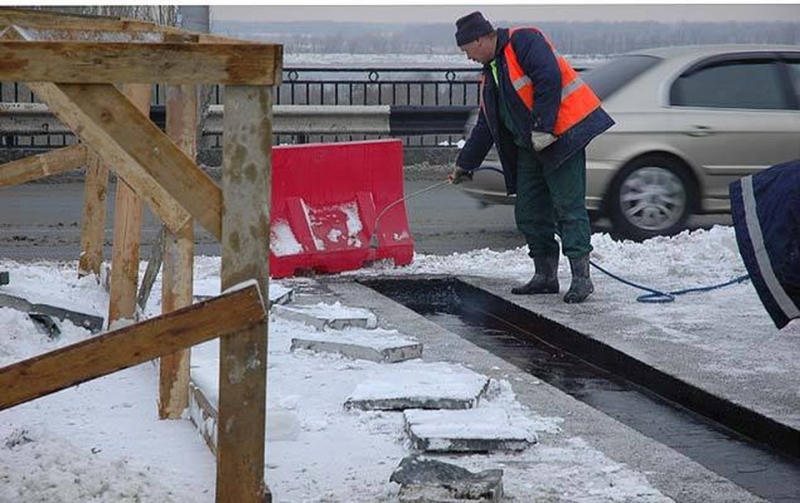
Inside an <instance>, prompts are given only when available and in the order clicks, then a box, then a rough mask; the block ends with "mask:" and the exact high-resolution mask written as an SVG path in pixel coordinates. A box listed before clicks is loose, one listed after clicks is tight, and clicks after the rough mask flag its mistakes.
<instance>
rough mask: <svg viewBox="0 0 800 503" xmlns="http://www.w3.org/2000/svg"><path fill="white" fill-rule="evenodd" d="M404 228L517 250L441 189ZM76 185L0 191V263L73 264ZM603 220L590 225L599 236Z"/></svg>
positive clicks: (432, 244)
mask: <svg viewBox="0 0 800 503" xmlns="http://www.w3.org/2000/svg"><path fill="white" fill-rule="evenodd" d="M436 183H437V180H435V179H434V180H414V181H406V182H405V194H406V195H407V196H408V195H410V194H414V193H415V192H419V191H421V190H423V189H426V188H428V187H431V186H432V185H434V184H436ZM113 201H114V184H113V183H112V184H111V186H110V187H109V194H108V198H107V216H106V257H110V253H111V241H112V236H113V233H112V225H113V221H114V220H113V210H114V208H113V206H114V205H113ZM405 205H406V212H407V215H408V221H409V227H410V230H411V234H412V236H413V238H414V243H415V250H416V251H417V252H419V253H426V254H437V255H448V254H451V253H454V252H465V251H469V250H473V249H476V248H490V249H492V250H496V251H502V250H507V249H511V248H516V247H519V246H522V245H523V244H524V241H523V239H522V237H521V236H520V234H519V233H518V232H517V230H516V227H515V226H514V212H513V208H512V207H511V206H489V207H485V208H483V207H481V206H480V204H479V203H478V202H477V201H475V200H474V199H472V198H470V197H469V196H466V195H465V194H464V193H462V192H461V191H460V190H459V189H458V188H457V187H454V186H452V185H449V184H445V185H442V186H440V187H437V188H434V189H431V190H427V191H424V192H422V193H420V194H419V195H416V196H413V197H409V198H408V199H407V200H406V201H405ZM82 207H83V183H80V182H74V183H51V184H48V183H35V184H24V185H18V186H15V187H6V188H2V189H0V257H3V258H6V259H13V260H20V261H31V260H39V259H44V260H76V259H77V258H78V254H79V252H80V221H81V214H82ZM729 221H730V217H728V216H718V217H702V218H696V219H693V221H692V225H693V226H694V227H698V226H707V225H710V224H713V223H727V222H729ZM159 229H160V223H159V221H158V220H157V219H156V218H155V217H154V216H153V215H152V214H151V213H150V211H149V209H145V223H144V227H143V229H142V250H141V252H140V253H141V256H142V258H143V259H146V258H147V257H149V253H150V251H149V248H150V245H151V244H152V242H153V241H154V239H155V236H156V235H157V233H158V231H159ZM602 230H604V228H603V222H602V221H601V222H598V223H596V224H595V231H602ZM195 237H196V246H195V253H196V254H198V255H219V254H220V245H219V244H218V243H217V242H216V240H215V239H214V238H212V237H211V235H210V234H209V233H208V232H206V231H205V230H204V229H202V228H201V227H199V226H198V227H197V230H196V233H195Z"/></svg>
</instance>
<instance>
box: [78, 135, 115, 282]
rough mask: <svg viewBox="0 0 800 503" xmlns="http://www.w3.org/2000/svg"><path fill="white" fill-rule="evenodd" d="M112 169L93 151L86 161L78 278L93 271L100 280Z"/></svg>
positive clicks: (90, 151) (89, 153)
mask: <svg viewBox="0 0 800 503" xmlns="http://www.w3.org/2000/svg"><path fill="white" fill-rule="evenodd" d="M108 173H109V169H108V166H107V165H106V164H104V163H103V160H102V159H101V158H100V156H99V155H98V154H97V152H95V151H93V150H89V152H88V155H87V160H86V176H85V180H84V188H83V218H82V219H81V254H80V258H79V260H78V277H79V278H81V277H83V276H87V275H89V274H94V275H95V276H97V278H98V281H99V278H100V267H101V266H102V265H103V246H104V244H105V240H106V237H105V228H106V196H107V194H108Z"/></svg>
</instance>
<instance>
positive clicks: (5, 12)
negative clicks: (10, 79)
mask: <svg viewBox="0 0 800 503" xmlns="http://www.w3.org/2000/svg"><path fill="white" fill-rule="evenodd" d="M4 25H17V26H19V27H21V28H24V29H34V30H47V31H52V32H59V31H60V32H64V31H106V32H117V33H119V34H120V35H121V36H123V37H124V36H125V34H126V33H131V34H133V33H136V32H143V33H148V32H152V33H161V34H163V35H173V36H177V37H183V36H189V37H195V38H196V40H194V41H197V42H200V43H220V42H221V43H246V44H258V42H255V41H251V40H240V39H236V38H232V37H225V36H222V35H218V34H210V33H201V32H193V31H191V30H185V29H182V28H177V27H174V26H166V25H160V24H157V23H152V22H149V21H142V20H140V19H131V18H124V17H113V16H95V15H81V14H70V13H63V12H52V11H40V10H31V9H13V8H5V7H0V32H2V30H3V26H4ZM134 36H135V35H134ZM67 40H70V39H69V38H67ZM165 41H166V39H165ZM173 41H176V40H174V39H173Z"/></svg>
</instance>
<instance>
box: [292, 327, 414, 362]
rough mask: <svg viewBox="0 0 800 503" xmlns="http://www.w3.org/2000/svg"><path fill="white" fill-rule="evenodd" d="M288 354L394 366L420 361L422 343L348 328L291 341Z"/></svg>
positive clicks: (378, 331) (392, 332) (393, 334)
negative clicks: (300, 351) (299, 352)
mask: <svg viewBox="0 0 800 503" xmlns="http://www.w3.org/2000/svg"><path fill="white" fill-rule="evenodd" d="M290 349H291V351H295V350H298V349H305V350H309V351H316V352H324V353H338V354H341V355H343V356H346V357H348V358H354V359H357V360H370V361H373V362H384V363H397V362H402V361H406V360H412V359H415V358H420V357H421V356H422V344H420V343H419V342H417V340H416V339H414V338H412V337H407V336H405V335H403V334H401V333H400V332H398V331H397V330H384V329H381V328H376V329H373V330H366V329H360V328H348V329H345V330H339V331H327V332H318V333H314V334H308V335H307V336H304V337H302V338H300V337H298V338H293V339H292V345H291V347H290Z"/></svg>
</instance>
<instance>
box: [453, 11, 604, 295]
mask: <svg viewBox="0 0 800 503" xmlns="http://www.w3.org/2000/svg"><path fill="white" fill-rule="evenodd" d="M456 28H457V31H456V43H457V44H458V46H459V47H460V48H461V50H462V51H463V52H464V53H466V55H467V57H468V58H469V59H471V60H473V61H477V62H479V63H481V64H483V65H484V66H483V75H482V81H481V93H480V114H479V116H478V121H477V124H476V125H475V127H474V129H473V130H472V133H471V134H470V137H469V138H468V139H467V142H466V143H465V145H464V148H463V149H462V150H461V152H460V153H459V155H458V158H457V159H456V166H455V168H454V169H453V172H452V173H451V174H450V175H449V178H450V180H451V181H452V182H453V183H461V182H463V181H465V180H468V179H471V174H472V171H473V170H474V169H476V168H478V167H479V166H480V164H481V163H482V162H483V160H484V158H485V157H486V154H487V153H488V152H489V150H490V149H491V148H492V145H495V146H496V147H497V153H498V155H499V157H500V163H501V165H502V167H503V175H504V178H505V185H506V190H507V192H508V193H509V194H516V203H515V208H514V216H515V220H516V224H517V228H518V229H519V230H520V231H521V232H522V234H523V235H524V236H525V242H526V243H527V245H528V253H529V255H530V256H531V258H532V259H533V264H534V275H533V277H532V278H531V280H530V281H528V282H527V283H526V284H524V285H521V286H518V287H515V288H512V290H511V292H512V293H515V294H540V293H558V292H559V285H558V262H559V245H558V241H556V234H560V236H561V251H562V252H563V253H564V255H565V256H566V257H567V258H568V259H569V264H570V270H571V272H572V282H571V284H570V287H569V290H568V291H567V293H566V295H564V302H567V303H577V302H583V301H584V300H586V298H587V297H588V296H589V295H590V294H591V293H592V292H593V291H594V286H593V285H592V280H591V278H590V276H589V253H590V252H591V251H592V245H591V229H590V226H589V215H588V213H587V211H586V201H585V198H586V156H585V147H586V145H587V144H588V143H589V142H590V141H591V140H592V139H593V138H594V137H596V136H597V135H599V134H600V133H602V132H603V131H605V130H606V129H608V128H610V127H611V126H612V125H613V124H614V121H613V120H612V119H611V117H609V115H608V114H607V113H606V112H605V111H604V110H603V109H602V108H601V106H600V100H599V99H598V98H597V96H596V95H595V94H594V92H593V91H592V90H591V89H590V88H589V86H588V85H587V84H586V83H584V82H583V81H582V80H581V78H580V77H579V76H578V74H577V72H575V70H574V69H573V68H572V67H571V66H570V64H569V63H568V62H567V61H566V59H564V57H563V56H561V55H559V54H558V52H557V51H556V49H555V48H554V47H553V45H552V44H551V43H550V41H549V40H548V39H547V38H546V37H545V35H544V34H543V33H542V32H541V31H539V30H538V29H536V28H514V29H507V28H499V29H497V30H495V29H494V27H493V26H492V24H491V23H490V22H489V21H487V20H486V19H485V18H484V17H483V15H482V14H481V13H480V12H477V11H476V12H472V13H470V14H468V15H466V16H464V17H462V18H460V19H458V20H457V21H456Z"/></svg>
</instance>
